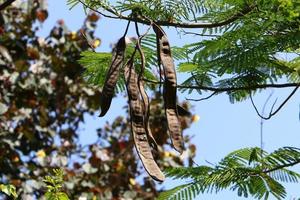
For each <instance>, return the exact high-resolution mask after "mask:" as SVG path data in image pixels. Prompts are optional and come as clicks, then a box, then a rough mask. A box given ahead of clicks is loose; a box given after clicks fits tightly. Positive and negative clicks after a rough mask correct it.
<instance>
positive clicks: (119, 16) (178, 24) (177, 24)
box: [78, 0, 255, 28]
mask: <svg viewBox="0 0 300 200" xmlns="http://www.w3.org/2000/svg"><path fill="white" fill-rule="evenodd" d="M78 1H79V2H80V3H81V4H82V5H84V6H85V7H87V8H89V9H90V10H92V11H94V12H96V13H98V14H100V15H102V16H104V17H107V18H111V19H123V20H127V21H133V22H138V23H141V24H146V25H150V23H151V22H150V21H149V20H144V19H143V18H145V17H143V16H141V17H142V18H137V17H129V16H125V15H122V14H120V13H117V12H116V11H114V10H112V9H111V8H103V9H104V10H105V11H107V12H109V13H110V14H111V15H107V14H104V13H103V12H101V11H99V10H97V9H95V8H92V7H90V6H89V5H88V4H86V3H85V2H83V1H82V0H78ZM254 8H255V6H254V5H251V6H247V7H246V8H245V9H243V10H241V11H240V12H238V13H236V14H234V15H232V16H231V17H229V18H228V19H226V20H223V21H220V22H214V23H187V22H171V21H155V24H157V25H159V26H172V27H176V28H215V27H220V26H225V25H228V24H230V23H232V22H234V21H236V20H237V19H239V18H240V17H242V16H244V15H246V14H248V13H250V12H251V11H252V10H253V9H254Z"/></svg>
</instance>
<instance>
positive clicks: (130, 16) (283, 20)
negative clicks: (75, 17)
mask: <svg viewBox="0 0 300 200" xmlns="http://www.w3.org/2000/svg"><path fill="white" fill-rule="evenodd" d="M12 2H13V1H6V2H5V3H3V4H1V7H0V8H1V9H0V10H1V11H2V10H3V12H1V15H0V34H1V38H0V42H1V43H0V45H1V46H0V55H1V58H0V65H1V71H0V81H1V84H0V86H1V93H0V94H1V99H0V100H1V101H0V118H1V123H0V138H1V140H0V149H1V151H0V167H1V171H0V178H1V179H0V181H1V183H4V184H6V183H10V184H13V185H15V186H16V187H17V193H18V194H20V195H23V197H24V198H25V197H26V195H36V196H37V197H40V196H42V194H43V189H42V180H41V179H40V178H41V177H43V176H45V175H47V174H49V172H50V171H51V169H52V168H57V167H60V168H65V169H66V170H65V171H66V177H65V190H66V191H67V193H68V195H69V196H70V197H71V198H76V197H79V196H80V195H82V194H84V195H85V196H88V197H89V198H100V199H105V198H106V199H118V198H132V199H137V198H142V199H147V198H148V199H153V198H154V197H155V196H157V195H158V194H157V191H156V188H155V183H154V182H153V180H151V179H149V178H147V177H145V178H144V180H143V181H139V182H136V181H135V178H136V177H138V176H139V175H140V174H141V171H140V169H139V168H138V166H139V163H138V159H137V156H136V155H135V154H134V153H133V151H132V150H133V148H132V147H133V142H132V140H131V138H130V137H129V135H130V125H129V124H130V123H129V121H130V119H129V118H128V117H127V116H126V117H119V118H117V119H116V120H115V121H113V122H110V123H107V125H106V126H105V127H102V128H100V129H99V131H98V135H99V141H96V142H95V144H91V145H89V146H87V147H83V146H81V145H80V143H78V141H77V138H78V134H79V130H78V127H79V124H80V123H81V122H83V121H84V114H86V113H89V114H94V112H95V111H96V110H98V109H99V107H100V102H99V99H100V98H101V94H102V92H103V91H102V90H101V88H102V87H103V85H105V74H106V73H107V71H108V66H109V64H110V62H111V57H112V55H111V53H107V52H95V47H96V46H97V44H99V42H100V39H98V38H96V37H95V36H94V30H95V27H96V22H97V21H98V19H99V16H101V17H106V18H109V19H111V20H115V19H121V20H125V21H128V25H130V24H134V23H135V26H136V32H137V35H139V34H138V33H139V32H140V30H141V25H147V26H148V27H149V28H151V27H162V29H166V28H171V27H174V28H176V29H177V30H178V32H179V33H181V34H187V35H193V36H196V38H198V39H197V40H196V41H195V42H193V43H189V44H185V45H184V46H181V47H176V46H172V47H171V49H170V51H171V52H172V58H173V59H174V60H175V61H176V63H179V64H178V67H177V72H179V73H188V74H189V76H188V78H187V79H186V80H185V81H183V82H182V83H179V84H176V85H175V87H176V88H177V89H179V90H180V91H181V92H188V93H191V92H193V91H196V92H198V94H199V96H200V97H201V98H200V97H199V99H193V100H203V99H208V98H210V97H213V96H215V95H218V94H220V93H224V92H225V93H227V94H228V96H229V99H230V101H231V102H236V101H242V100H245V99H247V98H250V99H251V102H252V104H253V106H254V108H255V110H256V112H257V114H258V115H259V116H260V117H261V118H263V119H270V118H271V117H272V116H274V115H275V114H277V113H278V112H279V111H280V110H281V109H282V108H284V105H285V104H286V103H287V102H288V100H289V99H290V98H291V97H292V96H293V95H294V94H295V93H296V92H297V89H298V87H299V86H300V82H299V80H298V79H299V67H300V66H299V64H300V59H299V53H300V52H299V47H300V45H299V44H300V14H299V13H300V3H299V2H298V1H297V0H268V1H262V0H258V1H252V0H238V1H236V0H235V1H233V0H221V1H215V0H213V1H205V0H183V1H170V0H154V1H150V0H149V1H148V0H147V1H146V0H145V1H136V0H125V1H94V0H68V4H69V6H70V8H72V7H74V6H76V5H83V7H84V10H85V12H86V13H87V19H86V20H85V21H84V25H83V26H82V28H81V29H80V30H79V31H77V32H71V31H69V30H68V29H67V27H66V25H65V24H64V22H63V21H59V22H58V24H57V26H56V27H54V28H53V29H52V31H51V32H50V34H49V36H48V37H46V38H45V39H43V38H40V37H37V36H36V35H35V31H36V29H37V28H38V26H36V24H35V22H36V21H39V22H40V23H42V22H43V21H44V20H45V19H46V18H47V15H48V13H47V8H46V7H44V6H45V5H44V4H43V3H42V2H44V1H34V0H33V1H28V2H23V3H21V4H19V5H15V4H14V5H12V6H11V3H12ZM91 11H93V12H91ZM96 13H97V14H96ZM126 32H127V31H126V30H122V31H120V37H121V36H122V35H123V33H126ZM155 33H156V36H155V34H152V33H151V32H147V31H146V32H145V33H144V35H143V38H141V37H140V36H138V38H137V39H136V38H130V39H132V41H133V42H132V43H131V44H130V45H129V46H128V48H126V52H125V59H126V60H128V59H130V57H131V56H132V55H133V54H134V52H135V51H136V50H137V46H138V45H136V43H137V42H139V41H140V42H141V48H142V50H143V51H144V55H145V59H143V58H142V56H139V55H136V59H135V61H134V62H135V63H134V64H135V66H137V68H136V70H137V71H138V72H139V73H140V72H144V73H142V74H143V81H144V82H145V84H146V85H145V87H146V90H147V91H148V92H149V91H151V94H152V95H151V99H152V104H151V105H152V106H151V107H152V110H151V113H152V115H151V116H152V117H151V118H150V124H152V126H151V127H152V128H151V131H152V132H153V135H154V138H155V140H156V141H157V142H158V145H159V147H161V148H158V151H157V152H155V151H154V152H153V155H154V157H155V159H156V160H157V163H158V165H159V166H160V167H161V168H162V169H165V168H167V169H166V170H165V173H166V175H167V176H170V177H174V178H177V179H181V178H188V180H191V182H190V183H188V184H184V185H180V186H178V187H176V188H174V189H172V190H169V191H166V192H163V193H161V195H160V197H159V198H161V199H192V198H194V197H195V196H196V195H198V194H200V193H203V192H209V191H216V192H218V191H220V190H222V189H225V188H229V189H231V190H234V191H237V194H238V195H239V196H245V197H248V196H253V197H255V198H258V199H261V198H265V199H267V198H268V197H269V195H270V194H271V195H273V196H275V197H276V198H277V199H283V198H285V197H286V191H285V188H284V187H283V185H282V184H281V182H297V181H298V180H299V174H298V173H297V172H295V171H291V170H289V169H288V167H291V166H293V165H296V164H299V163H300V159H299V149H298V148H297V147H283V148H280V149H278V150H276V151H274V152H273V153H270V154H269V153H267V152H265V151H264V150H263V149H261V148H245V149H241V150H237V151H235V152H232V153H230V154H229V155H228V156H226V157H225V158H224V159H222V160H221V161H220V162H219V163H218V164H217V165H216V166H213V167H211V166H193V164H194V163H193V159H192V158H193V157H194V156H195V155H194V153H195V148H196V147H195V145H192V144H189V140H190V139H189V137H188V136H186V137H185V138H184V140H185V142H186V143H187V144H188V145H186V146H187V147H188V149H187V151H186V152H187V154H188V161H189V163H188V164H189V168H180V167H176V168H168V167H174V166H177V165H182V164H183V161H182V160H181V159H180V158H179V157H178V156H176V155H173V154H172V153H170V152H169V151H166V149H167V147H166V146H165V145H164V144H166V143H170V142H169V141H168V140H167V137H166V136H165V135H166V134H161V133H166V132H167V129H168V124H167V123H166V116H165V114H164V112H163V106H162V102H161V99H162V95H163V94H162V93H161V91H160V87H161V86H162V84H163V82H164V81H165V80H166V78H165V77H162V74H161V69H160V67H161V62H160V61H161V60H160V59H159V58H158V56H157V47H158V41H157V35H158V34H157V32H155ZM169 42H170V44H171V45H172V41H169ZM168 51H169V50H168ZM282 55H288V56H287V58H283V56H282ZM77 60H78V62H77ZM143 61H145V63H144V64H145V68H143V64H142V62H143ZM125 83H126V77H124V76H121V78H120V79H119V80H118V82H117V83H116V84H117V87H116V93H122V92H123V91H124V90H125V88H126V84H125ZM267 88H292V89H293V90H292V92H291V94H290V95H288V96H287V98H286V99H285V100H284V101H283V102H282V103H280V104H279V105H278V107H275V105H274V106H273V107H274V109H273V108H272V109H271V111H270V113H269V115H267V116H262V114H260V113H259V111H258V110H257V108H256V106H255V104H254V101H253V100H252V96H253V95H255V94H256V93H257V92H259V91H261V90H263V89H267ZM207 91H210V92H211V95H209V96H208V97H204V98H203V97H202V96H201V95H202V93H203V92H207ZM181 104H182V103H181ZM182 107H184V108H185V109H187V110H189V109H190V107H189V105H188V103H185V102H184V104H183V105H182ZM127 112H128V111H127ZM129 113H130V111H129ZM162 122H163V123H162ZM191 122H192V116H191V115H186V116H181V117H180V124H181V126H182V128H183V129H185V128H188V126H189V125H190V123H191ZM72 156H75V157H76V159H74V157H72ZM72 158H73V159H72ZM2 169H3V170H2ZM56 172H57V175H58V176H59V175H61V174H60V172H59V171H56ZM120 176H122V177H124V179H122V180H121V179H119V178H118V177H120ZM58 179H59V178H58ZM51 180H52V179H51V178H50V179H49V177H48V182H49V181H50V182H51ZM59 180H60V179H59ZM59 184H60V183H59ZM0 186H1V187H0V189H1V191H5V193H6V194H8V193H9V194H14V193H15V191H14V190H11V189H10V188H9V187H5V188H4V187H3V185H2V184H0ZM54 189H55V188H54ZM44 191H45V190H44ZM149 191H150V192H149ZM147 195H148V196H147Z"/></svg>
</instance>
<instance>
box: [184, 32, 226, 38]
mask: <svg viewBox="0 0 300 200" xmlns="http://www.w3.org/2000/svg"><path fill="white" fill-rule="evenodd" d="M182 32H183V34H184V35H196V36H204V37H220V36H221V35H214V34H202V33H195V32H189V31H185V30H182Z"/></svg>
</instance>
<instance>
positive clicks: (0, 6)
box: [0, 0, 16, 11]
mask: <svg viewBox="0 0 300 200" xmlns="http://www.w3.org/2000/svg"><path fill="white" fill-rule="evenodd" d="M14 1H16V0H7V1H5V2H4V3H3V4H1V5H0V11H1V10H4V9H5V8H6V7H7V6H9V5H10V4H12V3H13V2H14Z"/></svg>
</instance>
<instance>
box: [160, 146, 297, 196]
mask: <svg viewBox="0 0 300 200" xmlns="http://www.w3.org/2000/svg"><path fill="white" fill-rule="evenodd" d="M299 156H300V150H299V149H298V148H293V147H284V148H281V149H278V150H276V151H274V152H273V153H271V154H268V153H267V152H265V151H263V150H261V149H260V148H244V149H240V150H237V151H234V152H232V153H230V154H228V155H227V156H226V157H224V158H223V159H222V160H221V161H220V162H219V164H218V165H216V166H215V167H214V168H212V167H208V166H199V167H195V168H171V169H167V170H166V176H167V177H173V178H175V179H192V180H193V181H192V183H189V184H184V185H182V186H178V187H176V188H174V189H171V190H168V191H166V192H164V193H162V195H165V196H163V197H166V198H165V199H173V198H176V199H193V198H194V197H195V196H194V195H191V194H195V193H193V192H195V191H193V189H192V187H191V186H195V185H199V186H201V187H199V188H200V189H198V190H196V195H198V194H200V193H204V192H212V191H215V192H219V191H220V190H223V189H226V188H229V189H230V190H232V191H236V192H237V194H238V195H239V196H244V197H248V196H252V197H254V198H257V199H261V198H264V199H267V198H268V197H269V195H270V194H271V195H273V196H274V197H276V198H277V199H283V198H285V196H286V191H285V188H284V187H283V186H282V185H281V184H280V183H279V182H278V181H280V182H298V180H299V178H300V174H298V173H296V172H294V171H291V170H288V169H286V168H287V167H290V166H293V165H295V164H298V163H300V157H299ZM160 198H162V197H161V196H160Z"/></svg>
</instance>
